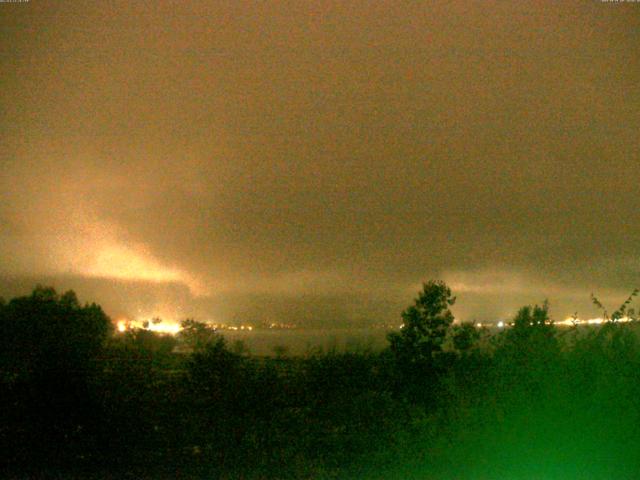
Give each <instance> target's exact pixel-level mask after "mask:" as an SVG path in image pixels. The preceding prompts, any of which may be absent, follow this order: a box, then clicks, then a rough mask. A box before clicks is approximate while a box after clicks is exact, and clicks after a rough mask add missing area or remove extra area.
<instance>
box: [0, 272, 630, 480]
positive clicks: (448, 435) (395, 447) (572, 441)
mask: <svg viewBox="0 0 640 480" xmlns="http://www.w3.org/2000/svg"><path fill="white" fill-rule="evenodd" d="M450 293H451V292H449V291H448V289H447V288H446V286H445V285H444V284H441V283H434V282H431V283H429V284H426V285H425V288H424V291H423V292H421V294H420V296H419V297H418V299H417V300H416V303H415V305H413V306H411V307H409V308H408V309H407V310H406V311H405V312H404V313H403V321H404V328H403V329H402V330H401V331H400V332H399V333H396V334H392V335H390V337H389V345H388V347H387V348H385V349H384V350H383V351H376V352H373V351H369V350H366V349H360V350H358V349H354V350H353V351H348V352H345V351H325V352H320V351H317V352H309V353H308V354H307V355H305V356H299V357H293V358H289V357H287V356H286V354H285V353H286V352H284V351H281V352H279V353H280V356H279V357H270V358H267V357H253V356H251V355H249V354H247V353H245V352H243V348H242V345H240V344H237V345H231V346H229V345H227V344H226V343H225V342H224V340H222V339H221V338H220V337H219V336H218V335H216V334H215V332H212V331H211V330H209V329H208V328H207V327H206V326H205V325H202V324H198V323H197V322H187V323H185V327H186V328H185V330H184V331H183V333H182V334H181V336H180V338H178V339H175V338H172V337H161V336H157V335H155V334H153V333H151V332H148V331H145V330H138V331H134V332H129V333H127V334H114V333H113V332H112V330H111V324H110V322H109V320H108V318H107V317H106V316H105V315H104V313H103V312H102V310H101V309H100V307H98V306H96V305H85V306H81V305H80V304H79V303H78V301H77V299H76V298H75V295H74V294H73V293H72V292H68V293H67V294H64V295H61V296H60V295H57V294H56V293H55V292H54V291H53V290H52V289H44V288H38V289H36V290H35V291H34V293H33V294H32V295H31V296H28V297H21V298H17V299H13V300H11V301H10V302H8V303H4V302H3V303H2V305H1V307H0V328H1V332H0V389H1V390H0V420H1V422H0V461H1V462H2V465H0V471H2V472H4V473H3V475H4V476H5V477H7V478H60V479H62V478H64V479H73V478H82V479H85V478H86V479H92V478H95V479H111V478H113V479H116V478H149V479H163V478H184V479H200V478H203V479H205V478H206V479H285V478H287V479H289V478H290V479H329V478H336V479H396V478H397V479H474V480H476V479H491V480H492V479H510V480H511V479H613V478H615V479H633V478H638V472H640V428H638V426H639V425H640V345H639V344H638V340H637V335H636V334H635V332H634V331H635V329H636V326H635V323H627V324H619V323H617V322H614V321H611V322H609V323H607V324H605V325H603V326H602V327H599V328H591V329H574V330H564V329H563V330H558V329H556V328H555V327H554V326H553V325H551V324H549V322H548V318H547V311H546V308H545V307H535V308H523V309H522V310H521V311H520V312H518V314H517V315H516V316H515V317H514V324H513V326H512V327H511V328H509V329H507V330H506V331H505V332H503V333H501V334H497V335H492V336H490V335H489V334H488V333H486V332H482V331H479V330H477V329H475V328H474V327H472V326H470V325H463V326H454V325H453V324H452V320H453V317H452V316H451V315H450V312H449V309H448V308H449V306H450V305H451V304H452V302H453V299H452V298H451V294H450ZM614 319H615V318H614ZM178 342H179V345H180V346H181V347H182V348H183V350H188V351H190V352H191V353H175V347H176V345H177V343H178Z"/></svg>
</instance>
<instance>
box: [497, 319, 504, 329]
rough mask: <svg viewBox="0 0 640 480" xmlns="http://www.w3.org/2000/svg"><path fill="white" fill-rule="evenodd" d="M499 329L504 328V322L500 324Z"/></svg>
mask: <svg viewBox="0 0 640 480" xmlns="http://www.w3.org/2000/svg"><path fill="white" fill-rule="evenodd" d="M498 328H504V322H503V321H502V320H500V321H499V322H498Z"/></svg>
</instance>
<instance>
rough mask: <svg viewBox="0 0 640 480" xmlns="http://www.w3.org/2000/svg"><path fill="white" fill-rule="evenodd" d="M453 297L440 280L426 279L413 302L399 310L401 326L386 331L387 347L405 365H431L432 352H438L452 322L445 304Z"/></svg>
mask: <svg viewBox="0 0 640 480" xmlns="http://www.w3.org/2000/svg"><path fill="white" fill-rule="evenodd" d="M455 300H456V299H455V297H453V296H452V295H451V289H450V288H449V287H447V285H446V284H445V283H444V282H442V281H429V282H427V283H425V284H424V285H423V288H422V291H421V292H420V293H419V295H418V298H416V299H415V302H414V304H413V305H412V306H410V307H409V308H407V309H406V310H405V311H404V312H402V328H401V330H400V332H392V333H390V334H389V335H388V340H389V343H390V348H391V351H392V352H393V353H394V354H395V356H396V357H397V358H398V359H399V360H400V361H401V362H402V363H403V364H405V366H406V368H411V365H413V364H416V363H418V364H426V365H431V364H432V362H433V360H434V356H435V355H436V354H438V353H440V352H442V348H443V345H444V342H445V339H446V337H447V333H448V331H449V328H450V327H451V324H452V323H453V313H451V310H450V309H449V307H450V306H452V305H453V304H454V303H455Z"/></svg>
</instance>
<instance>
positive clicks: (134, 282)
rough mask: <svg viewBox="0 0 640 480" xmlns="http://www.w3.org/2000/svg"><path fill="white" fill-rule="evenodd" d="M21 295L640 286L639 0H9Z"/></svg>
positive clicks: (485, 302)
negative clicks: (47, 290)
mask: <svg viewBox="0 0 640 480" xmlns="http://www.w3.org/2000/svg"><path fill="white" fill-rule="evenodd" d="M0 35H1V41H0V48H1V53H2V54H1V56H0V61H1V65H2V66H1V72H2V77H1V80H0V86H1V88H0V105H1V108H0V115H1V117H0V118H1V127H2V134H1V135H0V167H1V168H0V172H1V173H0V192H1V193H0V195H1V197H0V295H2V296H4V297H5V298H9V297H11V296H13V295H17V294H25V293H28V292H29V291H30V289H31V288H32V287H33V286H34V285H35V284H36V283H44V284H48V285H53V286H55V287H56V288H57V289H58V290H66V289H68V288H73V289H75V290H76V291H77V293H78V295H79V296H80V298H81V300H89V301H96V302H98V303H100V304H101V305H102V306H103V307H104V308H105V310H106V311H107V313H109V314H110V315H112V317H114V318H116V317H118V316H121V315H124V316H128V317H130V318H134V317H139V316H151V315H160V316H161V317H163V318H165V319H168V320H171V319H180V318H184V317H186V316H195V317H196V318H199V319H206V320H208V319H211V320H217V321H226V322H231V321H239V320H243V321H244V320H249V321H254V322H257V321H267V322H269V321H287V322H289V321H293V322H295V323H297V324H299V325H302V326H313V327H335V326H348V325H356V324H357V325H364V324H373V323H376V322H391V323H399V314H400V312H401V310H402V309H403V308H404V307H406V306H407V305H408V304H410V303H411V301H412V299H413V298H414V297H415V295H416V294H417V291H418V290H419V288H420V285H421V282H422V281H425V280H429V279H443V280H445V281H446V282H447V283H448V284H449V285H450V286H451V287H452V289H453V290H454V293H455V294H457V296H458V301H457V304H456V308H455V310H454V311H455V313H456V314H457V315H458V316H459V317H460V318H462V319H463V320H464V319H467V320H470V319H477V320H481V321H485V320H496V319H500V318H505V317H509V316H512V315H513V314H514V313H515V311H516V309H517V308H518V307H519V306H521V305H524V304H526V303H534V302H537V303H540V302H542V301H543V300H544V299H545V298H548V299H549V301H550V303H551V314H552V316H553V317H554V318H555V319H558V320H559V319H564V318H565V317H566V316H568V315H570V314H572V313H573V312H575V311H578V313H579V314H580V315H581V316H582V317H584V318H589V317H593V316H596V315H597V311H596V310H594V308H593V307H592V306H591V303H590V300H589V294H590V293H592V292H593V293H595V294H596V295H598V296H599V297H600V299H601V300H602V301H603V302H605V303H607V304H610V305H611V307H613V308H615V307H616V306H617V305H616V302H619V301H620V300H623V299H624V298H625V297H626V296H627V295H628V294H629V293H630V292H631V290H632V289H633V288H634V287H638V286H640V158H639V153H638V152H639V151H640V55H639V54H640V3H610V2H600V1H597V0H590V1H587V0H585V1H572V2H556V1H553V2H551V1H549V2H544V1H535V2H534V1H521V2H493V1H481V2H472V1H446V2H400V1H394V2H392V1H388V2H355V1H349V2H334V1H328V0H327V1H321V2H306V1H266V2H245V1H240V0H232V1H229V2H201V1H198V2H196V1H188V2H185V1H175V2H169V1H157V2H139V1H132V0H128V1H115V2H111V1H109V2H102V1H99V2H82V1H72V2H70V1H65V2H60V1H55V2H54V1H50V0H31V1H29V2H28V3H12V4H9V3H1V4H0Z"/></svg>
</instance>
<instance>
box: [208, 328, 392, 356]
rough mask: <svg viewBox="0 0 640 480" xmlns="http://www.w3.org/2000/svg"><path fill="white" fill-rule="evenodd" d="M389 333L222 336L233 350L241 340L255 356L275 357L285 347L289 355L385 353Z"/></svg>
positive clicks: (302, 332) (266, 332)
mask: <svg viewBox="0 0 640 480" xmlns="http://www.w3.org/2000/svg"><path fill="white" fill-rule="evenodd" d="M387 332H388V330H385V329H383V328H344V329H328V330H320V329H317V330H315V329H314V330H311V329H310V330H307V329H304V330H303V329H291V330H286V329H282V330H280V329H274V330H269V329H264V330H253V331H246V330H223V331H221V332H220V333H221V335H222V336H223V337H224V338H225V339H226V340H227V341H228V343H229V347H231V348H232V347H233V343H234V342H235V341H237V340H241V341H243V342H244V344H245V345H246V346H247V347H248V348H249V351H250V352H251V354H253V355H273V354H274V348H275V347H277V346H283V347H285V348H286V353H287V355H303V354H305V353H308V352H310V351H313V350H315V349H319V348H320V349H322V350H324V351H327V350H331V349H335V350H338V351H344V350H351V351H353V350H358V349H364V348H370V349H373V350H381V349H382V348H384V347H385V346H386V345H387V340H386V335H387Z"/></svg>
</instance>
